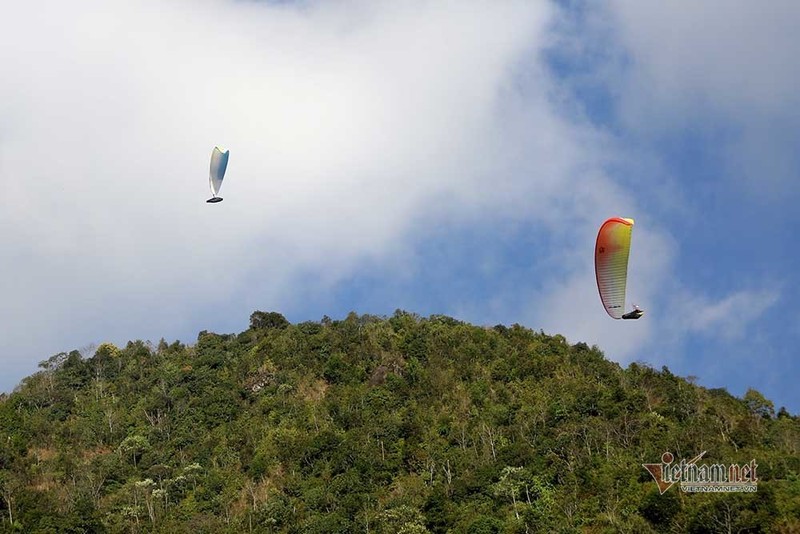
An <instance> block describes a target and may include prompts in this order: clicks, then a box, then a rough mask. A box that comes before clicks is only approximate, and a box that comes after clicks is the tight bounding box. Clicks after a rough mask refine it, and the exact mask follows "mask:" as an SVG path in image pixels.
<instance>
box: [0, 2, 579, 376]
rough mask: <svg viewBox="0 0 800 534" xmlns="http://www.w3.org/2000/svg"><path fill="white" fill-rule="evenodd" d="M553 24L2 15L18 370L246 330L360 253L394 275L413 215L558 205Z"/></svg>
mask: <svg viewBox="0 0 800 534" xmlns="http://www.w3.org/2000/svg"><path fill="white" fill-rule="evenodd" d="M551 9H552V7H551V6H550V5H548V4H543V3H542V4H531V3H529V2H522V1H520V2H507V3H503V4H496V3H493V2H485V1H480V0H475V1H472V2H445V3H440V4H431V3H428V2H407V3H403V4H397V3H395V2H366V1H364V2H360V1H354V2H337V3H319V4H304V5H300V6H287V5H281V6H272V5H268V4H264V3H237V2H223V1H204V2H183V1H179V2H171V3H169V4H167V5H165V4H164V3H163V2H155V1H150V0H144V1H136V2H132V1H129V2H125V1H123V2H115V3H114V4H113V5H111V4H108V3H105V2H99V1H95V0H90V1H87V2H81V3H80V4H70V5H66V4H63V3H61V2H56V1H52V0H32V1H31V2H24V3H16V4H14V5H13V7H11V8H10V10H9V9H6V13H5V16H4V23H3V27H2V35H3V37H2V39H3V43H4V46H2V47H0V62H2V64H3V65H4V76H3V84H2V85H0V102H2V103H3V104H2V107H0V114H2V121H0V124H2V126H0V180H2V185H3V189H4V194H3V195H2V197H0V222H1V223H2V226H3V228H4V232H3V235H2V237H0V240H1V241H0V245H2V247H3V248H4V255H3V256H2V258H1V259H0V268H2V271H3V278H2V280H3V281H2V282H0V291H2V293H3V295H4V300H5V302H6V303H10V305H8V306H4V307H3V309H2V311H0V315H2V317H0V339H2V342H1V343H2V345H1V346H0V351H2V354H3V359H4V361H6V360H7V361H6V362H5V363H9V362H10V361H11V360H18V359H19V358H27V359H28V360H29V361H30V360H38V359H42V358H43V357H46V356H47V355H49V353H51V352H55V351H57V350H62V349H64V348H68V347H70V346H82V345H84V344H86V343H87V342H89V341H92V340H95V341H100V339H97V338H98V337H100V336H106V337H111V338H114V339H118V340H124V339H128V338H135V337H157V336H161V335H165V336H170V333H171V332H185V331H190V332H196V331H197V330H198V329H200V328H210V329H214V328H225V325H230V324H231V319H230V318H229V317H223V315H225V314H229V313H232V310H237V311H238V312H239V313H241V314H242V317H241V318H240V319H239V321H237V323H236V324H238V325H241V323H242V322H243V321H244V320H246V315H247V313H249V311H251V310H252V308H253V307H255V306H258V307H265V308H266V307H273V308H278V309H280V308H282V306H281V304H285V303H287V302H290V301H291V300H292V297H293V296H294V295H296V294H298V293H300V294H303V293H304V289H303V288H299V287H297V286H296V280H297V279H298V275H299V274H302V275H309V274H310V275H313V276H314V278H315V279H316V280H317V281H318V283H319V284H320V286H321V287H324V286H326V285H330V284H332V283H334V282H335V281H336V280H338V279H339V278H341V277H342V276H344V275H346V274H347V273H348V272H350V271H351V270H352V269H353V267H354V266H355V265H358V264H359V262H361V261H362V260H363V259H365V258H369V259H371V260H373V261H376V262H378V263H380V262H386V258H397V257H398V254H397V251H398V250H403V249H404V247H406V246H407V243H408V242H409V241H414V240H415V239H418V238H420V236H419V235H417V236H414V235H411V233H412V232H415V231H418V230H419V229H420V225H418V224H417V223H418V222H420V221H425V222H431V223H434V224H435V223H436V221H437V219H438V220H447V221H450V222H457V221H459V220H465V218H466V220H468V219H470V218H471V217H479V216H480V214H481V213H485V212H486V211H487V210H488V211H491V210H494V209H497V208H498V207H499V206H502V209H503V210H504V211H505V214H506V215H507V216H509V217H515V216H518V217H525V216H526V212H528V211H535V208H536V207H537V206H539V207H543V208H544V207H546V206H548V205H549V204H550V202H549V200H550V199H552V198H553V197H554V196H557V195H560V194H561V193H560V191H561V190H563V189H564V188H563V184H564V182H565V180H568V179H569V176H570V171H571V170H572V169H573V168H574V166H575V165H576V163H575V162H580V161H581V160H582V158H581V153H582V152H583V150H581V149H578V148H577V147H576V144H575V142H574V141H573V136H574V135H575V134H576V131H579V130H580V129H578V130H576V129H575V128H574V127H573V126H571V125H569V124H568V123H566V122H565V121H564V120H563V119H562V118H561V117H560V116H559V115H558V114H557V113H556V112H555V111H554V110H553V109H552V107H551V106H550V105H549V103H548V97H547V91H548V87H549V80H548V78H547V75H546V70H545V69H544V68H543V67H542V66H541V64H540V62H539V60H538V56H537V54H539V53H540V50H541V49H542V47H543V43H544V42H545V40H546V29H547V24H548V22H549V20H550V17H551ZM12 21H13V23H12ZM522 64H524V65H525V69H526V72H525V74H526V76H528V77H529V80H533V81H532V82H530V83H528V84H527V85H526V87H525V94H521V93H520V91H519V90H517V88H516V85H517V77H518V76H519V69H520V65H522ZM528 121H531V122H528ZM215 144H221V145H223V146H225V147H227V148H230V150H231V159H230V164H229V167H228V176H227V180H226V183H225V185H224V186H223V188H222V193H221V194H222V196H223V197H225V199H226V200H225V202H223V203H222V204H218V205H215V206H208V205H206V204H205V203H204V200H205V198H206V196H207V195H208V192H207V186H206V180H207V178H206V176H207V172H208V170H207V169H208V157H209V154H210V150H211V148H212V147H213V146H214V145H215ZM579 164H580V163H579ZM522 171H524V172H522ZM507 201H508V203H507V205H506V204H504V203H506V202H507ZM532 208H533V209H532ZM555 218H556V217H555V216H553V215H551V216H550V219H555ZM406 261H408V260H406ZM395 268H396V269H399V270H401V269H403V265H402V264H401V265H397V266H395ZM302 278H305V279H307V276H305V277H302ZM254 303H255V306H254ZM220 310H224V311H220ZM220 323H222V325H223V326H220ZM33 332H35V333H36V336H37V337H36V339H32V333H33Z"/></svg>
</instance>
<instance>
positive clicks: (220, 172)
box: [206, 146, 230, 204]
mask: <svg viewBox="0 0 800 534" xmlns="http://www.w3.org/2000/svg"><path fill="white" fill-rule="evenodd" d="M229 154H230V150H226V151H225V152H223V151H222V150H221V149H220V148H219V147H218V146H215V147H214V150H212V151H211V171H210V173H209V175H208V184H209V186H210V187H211V198H209V199H208V200H206V202H210V203H212V204H215V203H217V202H222V197H218V196H217V194H218V193H219V190H220V188H221V187H222V179H223V178H225V169H227V168H228V155H229Z"/></svg>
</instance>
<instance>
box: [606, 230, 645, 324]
mask: <svg viewBox="0 0 800 534" xmlns="http://www.w3.org/2000/svg"><path fill="white" fill-rule="evenodd" d="M632 231H633V219H625V218H622V217H612V218H610V219H608V220H607V221H605V222H604V223H603V224H602V225H601V226H600V231H599V232H598V233H597V243H596V245H595V248H594V272H595V275H596V277H597V290H598V291H599V292H600V300H601V301H602V302H603V307H604V308H605V309H606V312H607V313H608V315H610V316H611V317H612V318H613V319H639V318H640V317H641V316H642V315H644V310H641V309H639V307H638V306H634V307H633V308H634V309H633V311H630V312H628V313H625V286H626V284H627V281H628V256H629V255H630V251H631V232H632Z"/></svg>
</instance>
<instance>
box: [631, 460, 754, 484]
mask: <svg viewBox="0 0 800 534" xmlns="http://www.w3.org/2000/svg"><path fill="white" fill-rule="evenodd" d="M706 452H707V451H703V452H701V453H700V454H698V455H697V456H695V457H694V458H691V459H689V460H686V459H682V460H681V461H680V462H676V461H675V457H674V456H673V455H672V453H671V452H665V453H664V454H662V455H661V463H659V464H642V467H644V468H645V469H647V471H648V472H649V473H650V475H652V477H653V478H654V479H655V481H656V484H658V489H659V491H660V492H661V495H663V494H664V492H665V491H667V490H668V489H669V488H671V487H672V486H673V485H674V484H676V483H677V484H679V485H680V488H681V491H685V492H694V493H717V492H746V493H753V492H755V491H757V490H758V475H757V474H756V469H758V464H757V463H756V461H755V459H753V460H750V462H748V463H746V464H741V465H739V464H727V465H726V464H698V462H699V461H700V459H701V458H703V456H705V454H706Z"/></svg>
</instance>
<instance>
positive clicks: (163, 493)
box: [0, 311, 800, 534]
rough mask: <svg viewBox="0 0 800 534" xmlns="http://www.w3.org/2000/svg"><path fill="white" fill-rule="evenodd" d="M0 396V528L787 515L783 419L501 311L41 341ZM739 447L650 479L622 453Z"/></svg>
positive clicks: (634, 456)
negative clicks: (689, 481) (488, 315)
mask: <svg viewBox="0 0 800 534" xmlns="http://www.w3.org/2000/svg"><path fill="white" fill-rule="evenodd" d="M41 367H42V370H41V371H40V372H38V373H36V374H35V375H33V376H31V377H28V378H26V379H25V380H24V381H23V383H22V384H21V385H20V386H19V387H18V388H17V389H16V390H15V391H14V393H12V394H11V395H8V396H3V397H2V400H1V401H0V425H1V426H0V490H2V491H0V511H2V513H3V518H2V521H0V532H17V531H21V532H153V531H154V532H165V533H166V532H169V533H176V532H187V533H188V532H297V533H301V532H302V533H314V532H318V533H333V532H376V533H389V532H403V533H408V534H411V533H423V532H435V533H438V532H464V533H492V532H498V533H499V532H504V533H505V532H553V531H561V532H800V476H798V473H800V420H798V418H797V417H796V416H792V415H790V414H788V413H786V411H785V410H782V409H781V410H780V411H779V412H778V413H777V414H776V413H775V410H774V407H773V406H772V403H770V402H769V401H768V400H767V399H765V398H764V397H763V396H762V395H760V394H759V393H758V392H756V391H752V390H751V391H749V392H748V393H747V394H746V395H745V397H744V398H743V399H737V398H735V397H733V396H731V395H730V394H728V393H727V392H726V391H724V390H709V389H704V388H702V387H698V386H696V385H693V384H692V383H690V382H689V381H687V380H684V379H682V378H680V377H677V376H674V375H673V374H671V373H670V372H669V370H668V369H666V368H663V369H662V370H661V371H656V370H653V369H651V368H649V367H646V366H643V365H638V364H632V365H630V366H629V367H628V368H627V369H623V368H621V367H620V366H619V365H617V364H616V363H613V362H610V361H608V360H606V359H605V358H604V357H603V354H602V353H601V352H600V351H599V349H597V348H596V347H591V348H590V347H588V346H586V345H585V344H583V343H578V344H576V345H569V344H568V343H567V342H566V341H565V339H564V338H563V337H562V336H559V335H555V336H549V335H545V334H544V333H537V332H534V331H531V330H529V329H525V328H522V327H520V326H517V325H514V326H511V327H505V326H500V325H498V326H496V327H494V328H483V327H477V326H472V325H469V324H465V323H461V322H459V321H456V320H454V319H451V318H449V317H443V316H432V317H430V318H425V319H423V318H420V317H418V316H416V315H413V314H409V313H405V312H400V311H398V312H396V313H395V314H394V315H393V316H392V317H390V318H381V317H374V316H358V315H356V314H350V315H349V316H348V317H347V318H346V319H345V320H342V321H332V320H330V319H328V318H327V317H326V318H324V319H323V320H322V321H321V322H306V323H300V324H295V325H292V324H289V323H288V322H287V321H286V320H285V319H284V318H283V316H281V315H280V314H278V313H263V312H255V313H254V314H253V315H252V317H251V327H250V328H249V329H248V330H246V331H245V332H242V333H241V334H238V335H218V334H213V333H208V332H201V333H200V334H199V336H198V339H197V342H196V343H195V344H194V345H193V346H186V345H184V344H181V343H179V342H175V343H172V344H168V343H166V342H164V341H162V342H160V343H159V344H158V346H152V345H150V344H148V343H144V342H141V341H136V342H130V343H128V345H127V346H126V347H125V348H121V349H120V348H117V347H115V346H113V345H110V344H103V345H101V346H100V347H98V348H97V350H96V352H95V353H94V354H93V355H92V356H91V357H89V358H82V357H81V355H80V353H78V352H71V353H69V354H66V353H65V354H59V355H56V356H54V357H52V358H50V359H49V360H47V361H46V362H42V364H41ZM703 451H706V454H705V456H704V457H703V462H708V463H715V464H731V463H736V464H747V463H749V462H751V460H755V462H756V463H757V465H758V468H757V469H758V471H757V473H758V482H757V483H758V486H757V492H755V493H716V494H713V493H685V492H682V491H680V489H679V488H678V487H673V488H670V489H668V490H667V491H666V492H665V493H664V494H663V495H661V494H659V490H658V487H657V485H656V483H655V481H654V480H653V478H652V477H651V476H650V474H649V473H648V472H647V471H646V470H645V469H644V468H643V467H642V464H644V463H657V462H659V461H660V459H661V457H662V454H664V453H665V452H670V453H672V454H673V455H674V457H675V458H676V462H677V461H679V460H680V459H682V458H685V459H689V458H692V457H695V456H697V455H698V454H699V453H701V452H703Z"/></svg>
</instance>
